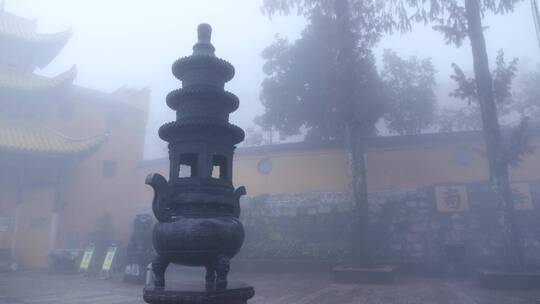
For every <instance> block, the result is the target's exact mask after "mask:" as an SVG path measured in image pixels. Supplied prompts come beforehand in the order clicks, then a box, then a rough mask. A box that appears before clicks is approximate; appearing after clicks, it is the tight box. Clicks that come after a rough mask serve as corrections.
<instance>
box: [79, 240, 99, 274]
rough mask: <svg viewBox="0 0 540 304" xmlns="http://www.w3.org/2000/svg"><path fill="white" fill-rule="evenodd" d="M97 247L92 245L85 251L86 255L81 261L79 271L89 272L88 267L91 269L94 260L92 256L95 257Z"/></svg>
mask: <svg viewBox="0 0 540 304" xmlns="http://www.w3.org/2000/svg"><path fill="white" fill-rule="evenodd" d="M94 250H95V247H94V245H93V244H90V245H88V246H86V248H85V249H84V255H83V258H82V260H81V265H80V266H79V269H81V270H88V267H90V261H91V260H92V256H93V255H94Z"/></svg>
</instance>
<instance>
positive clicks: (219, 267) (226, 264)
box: [214, 255, 231, 288]
mask: <svg viewBox="0 0 540 304" xmlns="http://www.w3.org/2000/svg"><path fill="white" fill-rule="evenodd" d="M230 264H231V261H230V259H229V257H228V256H226V255H219V256H217V257H216V259H215V261H214V268H215V270H216V274H217V279H216V285H217V286H218V287H221V288H225V287H227V275H228V274H229V270H230Z"/></svg>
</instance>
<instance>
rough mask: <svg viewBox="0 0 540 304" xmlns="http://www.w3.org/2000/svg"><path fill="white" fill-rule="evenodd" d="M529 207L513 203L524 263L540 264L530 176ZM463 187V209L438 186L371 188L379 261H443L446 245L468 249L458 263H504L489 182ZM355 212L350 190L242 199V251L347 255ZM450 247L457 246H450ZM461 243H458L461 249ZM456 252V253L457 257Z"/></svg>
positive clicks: (538, 217)
mask: <svg viewBox="0 0 540 304" xmlns="http://www.w3.org/2000/svg"><path fill="white" fill-rule="evenodd" d="M528 185H529V186H530V197H532V200H531V203H532V205H531V206H529V207H530V208H526V209H523V210H516V211H515V217H516V221H517V223H518V226H519V228H520V231H521V234H522V236H523V244H524V246H523V247H524V249H525V250H524V251H525V258H526V263H527V264H528V265H529V267H536V266H540V201H539V199H540V183H539V182H530V183H528ZM461 186H462V187H464V188H463V189H466V190H464V191H466V196H467V207H466V208H465V209H464V210H453V211H452V210H451V211H448V210H446V211H444V210H443V211H441V209H440V208H438V205H437V199H436V197H437V196H436V191H435V187H426V188H423V189H414V190H402V191H393V192H382V193H373V194H370V196H369V204H370V205H369V212H370V224H369V230H370V231H369V235H370V243H371V245H370V247H371V248H372V253H373V256H374V257H375V259H376V260H377V261H378V262H381V263H394V264H400V265H415V266H422V267H426V268H430V269H439V268H441V267H446V266H447V265H448V264H449V263H451V262H450V260H452V253H451V252H449V250H452V248H454V250H457V251H458V252H459V250H460V248H464V259H463V260H462V261H461V263H460V264H461V265H465V267H468V266H467V265H475V266H484V267H489V266H491V265H496V264H499V263H500V257H501V250H502V247H501V244H502V241H501V227H500V225H499V224H498V211H499V210H500V209H499V208H497V206H496V204H495V202H494V199H493V195H492V194H491V191H490V189H489V187H488V185H487V184H485V183H477V184H468V185H461ZM353 216H354V211H353V208H351V203H350V198H349V195H348V194H347V193H333V192H332V193H328V192H324V193H296V194H275V195H266V196H258V197H254V198H247V199H244V200H243V201H242V217H243V219H242V220H243V222H244V224H245V226H246V231H247V232H246V233H247V235H246V245H245V246H244V249H243V252H242V253H241V256H242V257H244V258H247V259H249V258H253V259H261V258H262V259H265V258H267V259H276V258H277V259H288V258H290V259H298V258H305V259H307V260H317V259H319V260H325V261H328V260H335V261H336V262H341V261H345V260H347V259H350V253H351V252H350V243H349V242H348V240H349V238H350V235H351V233H353V232H354V231H352V229H351V227H352V226H351V223H352V220H353ZM451 246H453V247H451ZM456 248H457V249H456ZM458 256H459V254H458ZM458 259H459V258H458Z"/></svg>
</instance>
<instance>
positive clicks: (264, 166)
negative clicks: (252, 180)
mask: <svg viewBox="0 0 540 304" xmlns="http://www.w3.org/2000/svg"><path fill="white" fill-rule="evenodd" d="M257 171H259V173H260V174H262V175H268V174H270V172H272V162H271V161H270V159H268V158H263V159H261V160H260V161H259V163H258V164H257Z"/></svg>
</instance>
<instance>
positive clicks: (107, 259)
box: [101, 246, 116, 272]
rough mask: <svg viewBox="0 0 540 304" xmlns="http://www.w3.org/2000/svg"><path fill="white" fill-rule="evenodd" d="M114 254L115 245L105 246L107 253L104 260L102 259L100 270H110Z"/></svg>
mask: <svg viewBox="0 0 540 304" xmlns="http://www.w3.org/2000/svg"><path fill="white" fill-rule="evenodd" d="M115 254H116V247H115V246H111V247H109V248H107V255H106V256H105V260H104V261H103V266H102V267H101V271H105V272H108V271H109V270H111V266H112V263H113V260H114V255H115Z"/></svg>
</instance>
